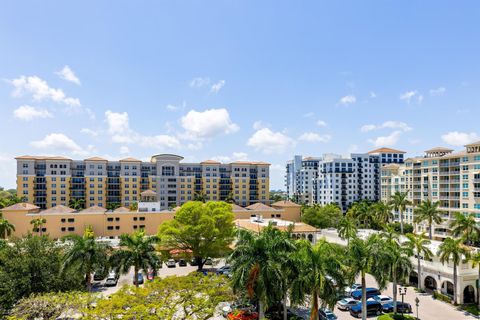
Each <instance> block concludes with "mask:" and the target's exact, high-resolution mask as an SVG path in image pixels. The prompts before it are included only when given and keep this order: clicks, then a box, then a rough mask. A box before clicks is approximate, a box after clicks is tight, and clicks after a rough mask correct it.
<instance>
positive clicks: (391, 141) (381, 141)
mask: <svg viewBox="0 0 480 320" xmlns="http://www.w3.org/2000/svg"><path fill="white" fill-rule="evenodd" d="M401 135H402V131H394V132H392V133H391V134H390V135H388V136H381V137H377V138H375V139H370V140H368V141H369V142H370V143H372V144H373V145H374V146H375V147H391V146H394V145H395V144H397V142H398V140H399V139H400V136H401Z"/></svg>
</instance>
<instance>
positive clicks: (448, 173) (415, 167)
mask: <svg viewBox="0 0 480 320" xmlns="http://www.w3.org/2000/svg"><path fill="white" fill-rule="evenodd" d="M381 175H382V200H384V201H388V200H389V199H390V197H391V195H392V194H393V193H395V192H396V191H401V192H408V199H409V200H410V201H411V202H412V204H413V205H412V206H408V207H407V210H406V213H405V215H404V219H405V220H406V222H409V223H412V222H413V212H414V208H415V207H416V206H418V205H419V204H420V202H421V201H423V200H427V199H428V200H431V201H433V202H438V203H439V209H440V210H441V211H442V212H443V214H442V218H443V219H444V220H443V222H442V223H441V224H438V225H434V226H433V235H434V237H435V238H437V239H440V240H441V239H443V238H445V237H447V236H449V235H450V227H449V224H450V222H451V220H452V219H453V218H454V214H455V213H456V212H461V213H463V214H471V213H473V214H475V216H476V217H477V218H480V141H479V142H476V143H472V144H468V145H466V146H465V149H464V150H463V151H460V152H454V151H453V150H452V149H449V148H441V147H438V148H433V149H430V150H427V151H425V154H424V156H421V157H414V158H408V159H406V160H405V164H403V165H399V166H394V165H390V166H385V167H383V168H382V174H381ZM396 218H398V213H396ZM416 231H417V232H422V231H427V232H428V231H429V228H428V226H427V225H426V224H418V225H417V230H416Z"/></svg>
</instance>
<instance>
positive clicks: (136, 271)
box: [133, 266, 140, 288]
mask: <svg viewBox="0 0 480 320" xmlns="http://www.w3.org/2000/svg"><path fill="white" fill-rule="evenodd" d="M133 277H134V278H133V279H135V287H137V288H138V286H139V285H140V284H139V283H138V268H137V266H135V271H134V272H133Z"/></svg>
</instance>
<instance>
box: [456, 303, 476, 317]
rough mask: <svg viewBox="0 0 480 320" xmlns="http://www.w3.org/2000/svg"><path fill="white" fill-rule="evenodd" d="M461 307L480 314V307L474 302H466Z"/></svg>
mask: <svg viewBox="0 0 480 320" xmlns="http://www.w3.org/2000/svg"><path fill="white" fill-rule="evenodd" d="M460 309H462V310H465V311H467V312H470V313H471V314H474V315H476V316H478V315H479V314H480V312H479V310H478V307H477V306H476V305H474V304H464V305H461V306H460Z"/></svg>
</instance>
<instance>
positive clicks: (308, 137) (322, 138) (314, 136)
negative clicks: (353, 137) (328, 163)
mask: <svg viewBox="0 0 480 320" xmlns="http://www.w3.org/2000/svg"><path fill="white" fill-rule="evenodd" d="M331 139H332V136H331V135H329V134H322V135H320V134H318V133H315V132H305V133H303V134H302V135H301V136H300V137H299V138H298V140H300V141H306V142H329V141H330V140H331Z"/></svg>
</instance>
